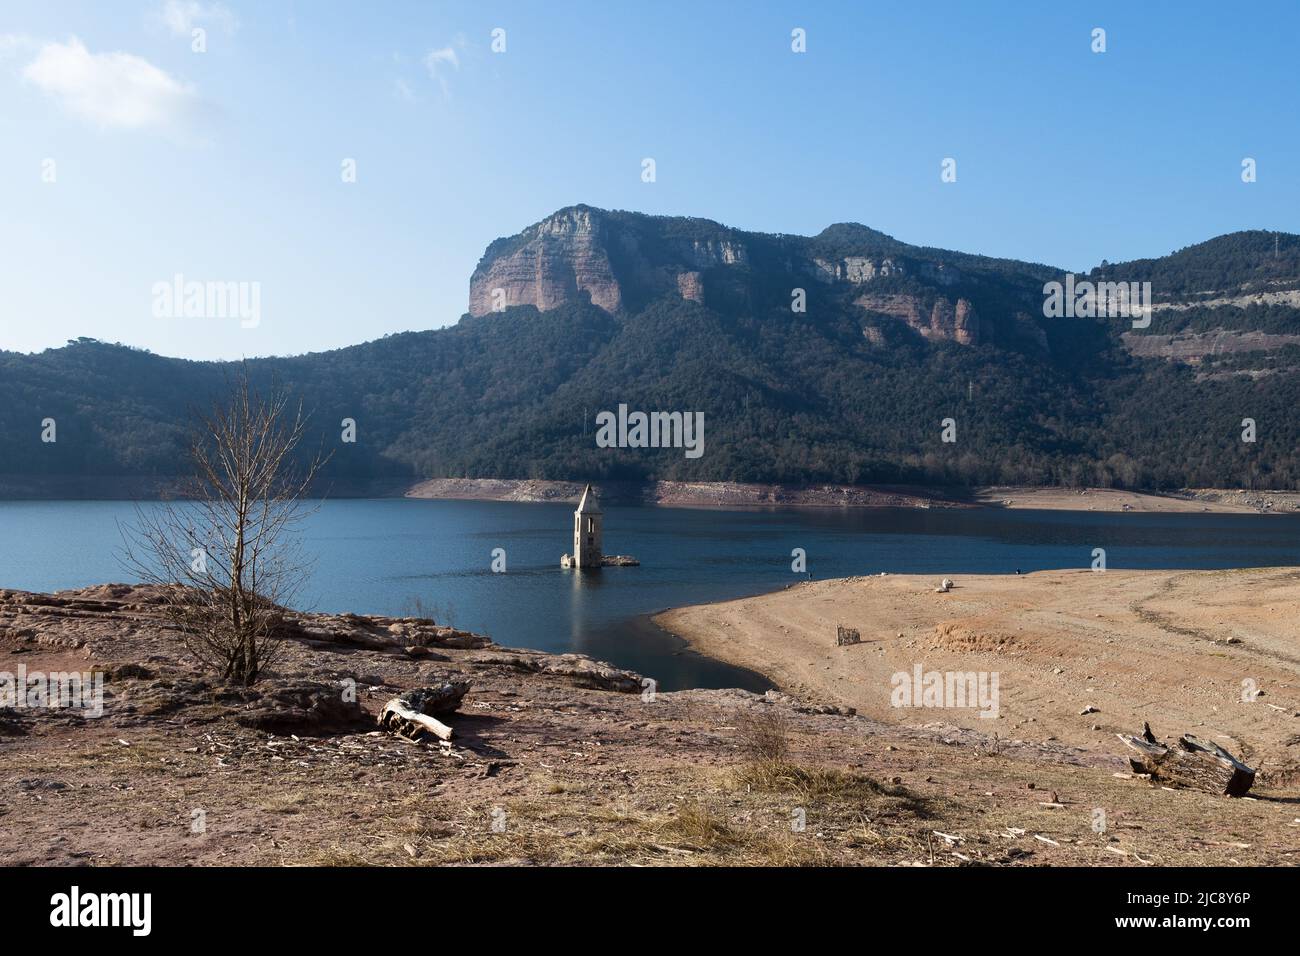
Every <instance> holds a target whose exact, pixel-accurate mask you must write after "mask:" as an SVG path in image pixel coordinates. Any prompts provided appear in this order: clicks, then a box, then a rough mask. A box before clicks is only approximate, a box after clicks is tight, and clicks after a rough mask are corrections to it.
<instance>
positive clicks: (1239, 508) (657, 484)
mask: <svg viewBox="0 0 1300 956" xmlns="http://www.w3.org/2000/svg"><path fill="white" fill-rule="evenodd" d="M594 484H595V487H596V491H597V493H598V494H599V495H600V498H601V500H602V501H605V502H609V503H611V504H642V505H660V506H668V507H697V508H752V507H782V506H785V507H801V508H807V507H839V508H921V509H926V508H953V509H969V508H997V509H1006V510H1012V511H1018V510H1042V511H1096V512H1139V513H1169V514H1172V513H1183V514H1187V513H1198V514H1205V513H1209V514H1260V513H1265V514H1270V513H1271V514H1285V513H1300V492H1294V491H1240V490H1228V489H1188V490H1183V491H1178V492H1168V493H1156V492H1141V491H1124V490H1119V489H1112V488H1087V489H1071V488H1058V487H1004V486H996V487H986V488H969V489H939V488H925V487H920V486H901V485H899V486H895V485H833V484H809V485H805V486H793V485H778V484H747V483H742V482H706V481H699V482H682V481H654V482H604V483H594ZM582 488H583V483H582V482H576V481H548V480H541V479H507V478H433V479H430V480H428V481H422V482H419V483H418V484H416V485H414V486H412V487H411V488H409V489H408V490H407V491H406V497H408V498H430V499H450V500H466V501H526V502H556V503H568V502H576V501H577V500H578V498H579V497H580V496H581V494H582Z"/></svg>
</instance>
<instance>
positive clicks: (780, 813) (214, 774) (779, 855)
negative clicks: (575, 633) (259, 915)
mask: <svg viewBox="0 0 1300 956" xmlns="http://www.w3.org/2000/svg"><path fill="white" fill-rule="evenodd" d="M154 597H155V596H154V595H152V594H151V592H150V591H149V589H146V588H132V587H128V586H122V585H114V586H104V587H100V588H92V589H86V590H83V591H77V592H63V593H61V594H59V595H56V596H52V597H51V596H41V595H31V594H26V593H24V592H15V591H0V670H7V671H10V672H13V671H15V670H16V668H17V666H18V665H19V664H20V663H22V664H25V665H26V667H27V669H28V671H29V672H31V671H35V670H40V669H44V670H55V669H59V670H67V669H73V668H76V669H81V670H88V669H90V668H92V667H102V668H104V669H105V671H106V673H107V675H108V680H107V688H106V689H107V692H108V694H109V696H108V700H107V703H106V709H105V713H104V716H103V717H101V718H99V719H83V718H81V717H79V716H77V715H76V714H75V713H72V712H68V711H58V710H46V709H39V710H25V709H24V710H14V711H10V712H9V713H0V817H3V822H2V823H0V853H3V855H4V857H5V859H6V860H7V861H9V862H10V863H15V864H21V863H28V864H45V863H52V864H94V865H115V864H146V865H149V864H153V865H157V864H162V865H169V864H177V865H183V864H225V865H245V864H335V863H375V864H384V865H427V864H440V863H499V862H514V863H529V864H570V863H583V864H659V865H689V864H715V863H722V864H727V863H741V864H864V863H865V864H891V865H893V864H897V865H915V864H924V865H929V864H933V865H952V866H959V865H968V864H973V863H989V864H996V865H1050V864H1076V865H1118V866H1123V865H1132V866H1141V865H1144V864H1145V863H1146V862H1151V863H1164V864H1180V863H1181V864H1233V863H1261V862H1272V863H1280V862H1288V861H1294V860H1295V859H1296V852H1297V851H1296V849H1295V847H1296V836H1297V828H1296V827H1294V826H1291V822H1292V821H1293V820H1296V819H1297V817H1300V807H1298V806H1297V805H1296V804H1295V803H1294V802H1292V801H1293V800H1294V798H1293V797H1292V796H1288V795H1287V793H1286V792H1283V791H1280V790H1277V789H1275V788H1273V787H1272V786H1269V787H1265V786H1259V787H1258V790H1259V796H1260V799H1258V800H1240V801H1227V800H1226V799H1225V798H1219V797H1214V796H1210V795H1208V794H1200V793H1192V792H1171V791H1166V790H1163V789H1161V788H1159V787H1157V786H1154V785H1152V784H1151V783H1150V782H1148V781H1144V780H1141V779H1138V778H1136V777H1133V776H1131V775H1128V776H1125V777H1124V778H1122V779H1121V778H1118V777H1116V776H1115V775H1114V774H1116V773H1117V772H1123V771H1124V770H1125V766H1124V763H1123V761H1122V760H1121V759H1120V758H1119V757H1118V756H1117V755H1116V754H1115V753H1114V752H1113V750H1114V748H1109V749H1107V750H1105V751H1102V750H1097V749H1081V748H1078V747H1074V746H1071V745H1070V744H1068V743H1066V742H1063V741H1044V740H1041V739H1038V738H1037V736H1036V735H1028V734H1025V735H1020V736H1021V738H1022V739H1020V740H1008V739H1005V736H1003V737H999V738H995V737H994V736H993V735H992V734H990V733H986V732H984V729H982V728H978V729H970V730H968V729H962V728H960V727H957V726H954V725H953V723H951V722H948V721H946V720H942V721H940V720H936V721H933V722H932V725H931V726H928V727H904V726H898V725H894V724H889V723H884V722H882V721H880V720H877V719H874V718H872V717H870V716H865V715H856V716H855V715H849V714H847V713H845V712H836V711H833V710H829V709H827V708H825V707H818V706H816V705H812V704H809V703H806V702H801V701H800V700H798V699H796V698H793V697H787V696H785V695H783V694H778V693H775V692H774V693H772V694H769V695H767V696H766V697H764V696H758V695H753V694H748V693H745V692H743V691H687V692H680V693H671V694H668V693H664V694H656V695H643V694H642V693H641V692H640V688H641V681H640V679H639V678H637V676H636V675H633V674H629V673H628V672H626V671H620V670H618V669H617V668H611V667H608V666H600V665H597V664H595V663H594V662H591V661H589V660H588V659H585V658H581V657H578V656H574V655H567V656H562V657H556V656H550V655H543V654H537V653H535V652H521V651H512V650H510V649H506V648H500V647H497V646H495V645H492V644H486V643H484V642H483V641H482V640H481V639H478V638H476V637H475V636H473V635H464V634H463V632H456V631H452V630H450V629H437V628H436V627H435V626H434V625H433V624H432V623H431V622H427V621H398V620H393V619H387V618H365V617H356V616H352V615H338V616H324V615H296V616H293V617H292V619H291V622H290V623H291V624H292V627H291V628H289V629H288V630H289V633H291V634H292V635H293V636H291V637H290V638H288V639H287V640H286V641H285V643H284V645H283V654H282V656H281V659H280V661H279V663H278V665H277V668H276V672H275V674H273V675H272V676H271V677H270V678H268V679H267V680H266V681H264V682H263V683H262V684H261V685H259V687H258V688H257V690H256V692H255V694H256V696H250V695H249V694H248V692H246V691H236V690H233V689H229V688H221V687H218V686H215V685H211V684H210V683H208V682H206V680H205V679H204V678H203V675H201V674H199V673H197V672H196V671H195V669H194V668H193V666H192V665H191V664H190V663H189V662H188V661H187V659H186V657H185V655H184V654H183V652H182V651H181V649H180V648H181V645H180V643H179V641H178V639H177V635H175V634H174V633H173V632H171V631H170V630H169V629H168V628H167V627H166V625H165V623H164V622H163V620H162V619H161V618H160V617H159V616H158V614H157V606H156V604H154V603H153V601H154ZM1169 599H1170V600H1176V594H1171V595H1170V596H1169ZM1148 606H1149V608H1150V610H1151V612H1152V613H1156V614H1162V613H1167V608H1166V607H1165V605H1164V604H1162V603H1160V602H1159V601H1155V602H1153V603H1150V604H1149V605H1148ZM1189 640H1190V639H1189ZM413 641H414V642H416V643H411V642H413ZM475 645H478V646H475ZM850 650H854V651H865V650H867V646H863V647H859V648H852V649H850ZM124 664H125V665H127V666H122V665H124ZM449 675H459V676H464V677H468V678H469V679H470V680H471V681H472V683H473V687H472V689H471V690H470V692H469V695H468V696H467V697H466V699H465V701H464V702H463V704H462V705H461V708H460V711H459V712H458V713H456V714H453V715H450V716H448V717H444V718H443V719H444V720H445V721H446V722H447V723H449V724H451V725H452V726H453V727H454V728H455V734H456V736H455V738H454V740H453V742H452V744H451V745H450V746H442V745H438V744H436V743H434V744H420V743H413V742H410V741H406V740H404V739H401V738H398V737H395V736H393V735H391V734H388V733H384V732H380V731H379V730H377V729H376V728H375V726H374V725H373V724H372V723H371V721H373V719H374V716H375V714H376V713H377V712H378V710H379V708H380V707H381V706H382V705H383V703H384V702H385V701H386V700H388V699H389V698H390V697H392V696H394V695H395V694H397V693H398V692H400V691H401V690H404V689H407V688H411V687H415V686H424V685H426V684H429V683H432V682H434V681H435V680H437V679H440V678H443V677H446V676H449ZM348 679H352V680H356V681H357V682H358V685H359V703H360V712H359V713H358V714H357V718H356V719H357V724H356V726H354V727H345V728H341V729H340V728H327V727H325V726H313V721H314V720H317V718H318V716H319V709H318V708H316V707H315V706H314V705H313V706H312V707H308V708H307V709H304V708H303V707H302V706H299V704H301V702H302V701H303V700H310V699H311V695H312V694H313V693H316V694H319V693H323V691H321V690H320V689H321V688H330V687H334V686H338V685H339V684H340V683H341V682H343V681H345V680H348ZM313 688H315V690H313ZM1279 699H1280V697H1279ZM294 701H297V702H298V704H295V703H293V702H294ZM316 703H317V704H319V703H321V701H320V700H317V701H316ZM277 708H281V709H282V712H281V713H280V714H279V716H280V717H281V718H282V719H284V720H286V721H289V722H290V723H291V725H293V726H298V727H299V730H297V731H293V732H289V731H287V730H284V731H280V732H271V731H268V730H265V729H259V728H261V727H264V726H269V725H270V724H269V723H268V720H267V718H268V716H270V717H274V716H276V709H277ZM335 716H336V717H337V715H335ZM272 723H273V722H272ZM1158 729H1160V728H1158ZM1168 729H1169V730H1171V731H1172V730H1175V729H1178V728H1175V727H1172V726H1171V727H1169V728H1168ZM1095 808H1103V809H1104V811H1105V813H1106V820H1107V826H1106V830H1105V832H1104V833H1097V832H1095V831H1094V829H1093V820H1094V819H1095V817H1094V809H1095ZM799 819H802V820H805V821H806V827H805V828H803V829H798V828H797V827H794V826H792V821H796V820H799ZM200 820H201V821H202V824H203V825H202V826H201V827H197V822H198V821H200ZM196 830H197V831H201V832H196ZM1040 838H1041V839H1040Z"/></svg>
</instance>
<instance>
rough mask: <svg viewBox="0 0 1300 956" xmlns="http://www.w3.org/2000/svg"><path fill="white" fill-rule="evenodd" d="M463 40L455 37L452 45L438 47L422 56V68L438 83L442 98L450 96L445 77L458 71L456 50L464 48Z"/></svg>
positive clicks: (458, 58)
mask: <svg viewBox="0 0 1300 956" xmlns="http://www.w3.org/2000/svg"><path fill="white" fill-rule="evenodd" d="M464 46H465V40H464V38H463V37H459V36H458V37H457V38H456V42H455V44H454V45H449V46H444V47H440V48H439V49H437V50H430V51H429V52H428V53H426V54H425V55H424V60H423V62H424V68H425V69H426V70H428V71H429V76H430V77H432V78H433V79H434V80H436V81H437V82H438V85H439V86H440V87H441V88H442V95H443V96H450V95H451V88H450V86H449V85H448V84H447V77H448V75H449V74H451V73H457V72H459V71H460V54H459V53H457V52H456V48H457V47H460V48H462V49H463V48H464Z"/></svg>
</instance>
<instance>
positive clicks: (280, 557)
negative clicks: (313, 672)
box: [123, 369, 323, 685]
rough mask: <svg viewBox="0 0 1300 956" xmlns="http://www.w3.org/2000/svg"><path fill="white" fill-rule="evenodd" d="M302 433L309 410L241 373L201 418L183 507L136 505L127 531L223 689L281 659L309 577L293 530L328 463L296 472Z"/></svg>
mask: <svg viewBox="0 0 1300 956" xmlns="http://www.w3.org/2000/svg"><path fill="white" fill-rule="evenodd" d="M305 427H306V421H305V419H304V418H303V414H302V405H301V403H299V404H298V405H297V406H296V407H293V408H291V407H290V401H289V396H288V394H287V392H285V391H284V390H283V389H282V388H279V387H278V386H277V387H273V388H272V390H271V392H270V393H269V394H267V395H265V396H263V395H261V394H260V393H259V392H258V391H257V390H256V389H255V388H254V387H253V386H252V385H251V384H250V382H249V379H248V372H247V370H246V369H245V370H243V371H241V373H240V374H239V376H238V378H237V380H236V381H235V382H234V385H233V389H232V395H231V397H230V399H229V401H228V402H227V403H224V404H223V403H217V404H216V405H215V406H214V407H213V409H212V412H211V413H210V414H209V415H204V416H199V418H198V427H197V429H196V433H195V435H194V437H193V438H192V440H191V443H190V448H189V459H190V464H191V465H192V467H193V476H192V477H191V478H190V479H188V480H187V481H186V482H184V483H183V484H182V486H181V494H180V496H179V499H178V500H173V499H169V500H166V501H163V502H161V503H159V504H157V505H155V506H150V507H145V506H141V507H138V508H137V521H138V527H136V528H134V529H130V530H129V531H124V532H123V536H124V538H125V540H126V549H125V555H124V562H125V563H126V565H127V566H128V567H129V568H130V569H131V570H132V571H133V572H134V573H136V574H137V575H139V577H140V579H141V580H142V581H144V582H145V583H149V584H156V585H159V586H160V587H162V589H163V594H164V596H165V600H164V606H165V608H166V611H167V613H168V616H169V617H170V618H171V620H172V622H173V624H174V625H175V626H176V627H177V629H178V630H179V631H180V633H181V635H182V637H183V639H184V641H185V644H186V646H187V647H188V649H189V650H190V652H191V653H192V654H193V655H194V656H195V657H196V658H197V659H198V660H199V662H200V663H201V664H202V665H203V666H205V667H207V668H209V669H211V670H212V671H214V672H215V673H217V674H219V675H220V677H221V678H222V679H223V680H226V681H230V682H233V683H238V684H243V685H251V684H253V683H254V682H256V680H257V679H258V677H259V676H260V675H261V674H262V673H263V672H264V670H265V669H266V667H267V665H268V664H270V663H271V662H272V661H273V659H274V656H275V651H276V648H277V645H278V643H279V640H278V632H279V630H280V626H281V618H282V610H283V608H285V607H288V606H290V604H291V602H292V601H293V599H294V596H295V594H296V593H297V591H298V589H299V588H300V587H301V585H302V582H303V580H304V579H305V577H306V572H307V565H306V563H305V561H304V559H303V556H302V550H301V545H300V544H299V542H298V540H297V537H296V536H295V535H294V534H292V533H291V532H292V529H293V526H294V525H296V524H297V523H298V522H300V521H301V520H302V519H303V518H304V517H306V515H307V514H309V513H310V511H311V510H312V509H308V508H306V507H304V505H303V499H304V497H305V496H306V495H307V493H308V491H309V489H310V487H311V484H312V482H313V480H314V479H315V477H316V474H317V471H318V470H319V468H320V467H321V465H322V464H323V462H322V460H321V458H320V457H319V456H317V457H316V458H315V459H314V460H313V461H312V462H311V464H310V465H308V466H306V467H305V468H302V467H297V466H296V464H295V460H294V458H295V452H296V450H297V449H298V447H299V445H300V444H301V443H302V440H303V436H304V430H305Z"/></svg>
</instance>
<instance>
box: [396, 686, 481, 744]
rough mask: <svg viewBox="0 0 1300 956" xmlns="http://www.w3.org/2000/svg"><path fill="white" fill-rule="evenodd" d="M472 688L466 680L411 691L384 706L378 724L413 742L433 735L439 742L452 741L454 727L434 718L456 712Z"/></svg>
mask: <svg viewBox="0 0 1300 956" xmlns="http://www.w3.org/2000/svg"><path fill="white" fill-rule="evenodd" d="M469 688H470V682H469V681H467V680H446V681H443V682H442V683H440V684H435V685H433V686H431V687H418V688H416V689H415V690H409V691H407V692H406V693H405V694H402V695H401V696H400V697H394V698H393V699H392V700H390V701H389V702H388V703H386V704H385V705H384V709H383V710H382V711H380V713H379V725H380V726H381V727H383V728H384V729H385V730H388V731H391V732H392V733H395V734H401V735H402V736H403V737H408V738H410V739H411V740H421V739H423V738H424V737H425V736H427V735H430V734H431V735H433V736H434V737H437V738H438V739H440V740H451V735H452V730H451V728H450V727H448V726H447V725H446V724H444V723H443V722H442V721H440V720H437V719H435V718H434V717H433V716H432V715H433V714H450V713H452V712H453V711H455V710H456V708H457V707H459V706H460V702H461V700H463V699H464V697H465V694H466V693H467V692H468V691H469Z"/></svg>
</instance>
